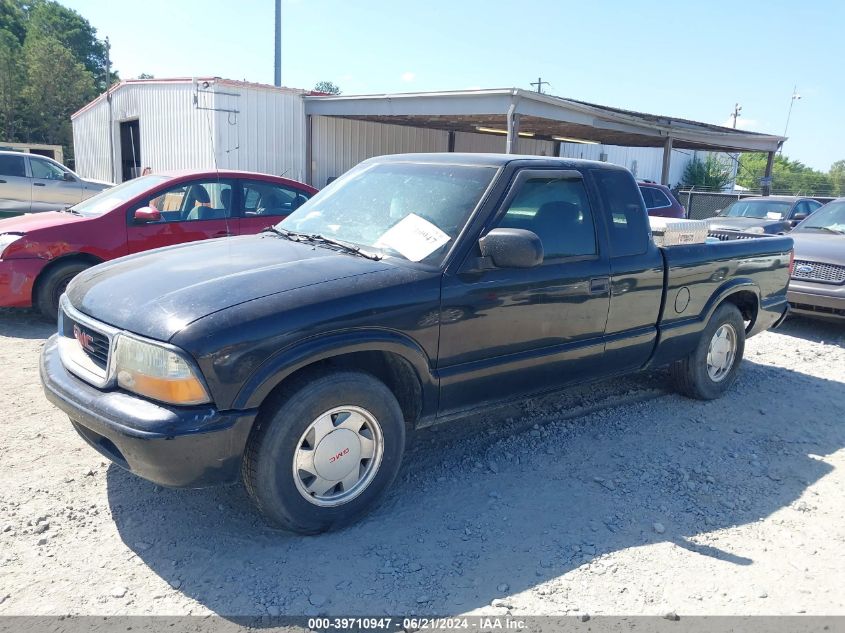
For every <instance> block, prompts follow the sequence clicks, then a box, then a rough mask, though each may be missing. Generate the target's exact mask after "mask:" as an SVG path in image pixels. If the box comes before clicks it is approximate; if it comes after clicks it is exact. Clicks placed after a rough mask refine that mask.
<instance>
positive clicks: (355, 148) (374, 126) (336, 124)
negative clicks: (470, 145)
mask: <svg viewBox="0 0 845 633" xmlns="http://www.w3.org/2000/svg"><path fill="white" fill-rule="evenodd" d="M311 138H312V148H313V149H312V157H311V159H312V179H311V180H312V184H313V185H314V186H315V187H324V186H325V185H326V181H327V180H328V179H329V178H332V177H337V176H340V175H341V174H343V173H344V172H345V171H347V170H349V169H351V168H352V167H354V166H355V165H357V164H358V163H360V162H361V161H362V160H366V159H367V158H371V157H373V156H381V155H384V154H402V153H404V152H445V151H447V150H448V149H449V134H448V133H447V132H444V131H442V130H426V129H422V128H415V127H409V126H405V125H386V124H383V123H372V122H370V121H355V120H352V119H340V118H336V117H325V116H315V117H313V118H312V125H311Z"/></svg>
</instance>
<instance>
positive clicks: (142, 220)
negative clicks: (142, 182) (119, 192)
mask: <svg viewBox="0 0 845 633" xmlns="http://www.w3.org/2000/svg"><path fill="white" fill-rule="evenodd" d="M132 219H133V220H135V222H136V223H137V224H149V223H151V222H161V212H160V211H159V210H158V209H153V208H152V207H142V208H140V209H135V213H134V214H132Z"/></svg>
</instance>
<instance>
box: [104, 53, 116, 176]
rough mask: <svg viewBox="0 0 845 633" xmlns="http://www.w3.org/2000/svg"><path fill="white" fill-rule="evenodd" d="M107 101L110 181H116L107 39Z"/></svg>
mask: <svg viewBox="0 0 845 633" xmlns="http://www.w3.org/2000/svg"><path fill="white" fill-rule="evenodd" d="M106 101H107V102H108V104H109V170H110V171H109V180H111V181H114V180H115V177H114V110H113V109H112V103H111V42H109V38H106Z"/></svg>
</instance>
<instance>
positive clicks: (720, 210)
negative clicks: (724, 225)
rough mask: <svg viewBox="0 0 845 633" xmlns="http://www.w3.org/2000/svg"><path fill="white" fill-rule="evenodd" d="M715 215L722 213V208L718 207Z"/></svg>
mask: <svg viewBox="0 0 845 633" xmlns="http://www.w3.org/2000/svg"><path fill="white" fill-rule="evenodd" d="M713 215H722V209H716V210H715V211H714V212H713Z"/></svg>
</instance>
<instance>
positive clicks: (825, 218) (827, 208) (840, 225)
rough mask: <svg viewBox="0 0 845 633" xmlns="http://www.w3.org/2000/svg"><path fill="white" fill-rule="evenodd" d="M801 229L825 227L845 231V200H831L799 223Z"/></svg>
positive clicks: (837, 231) (840, 231) (838, 231)
mask: <svg viewBox="0 0 845 633" xmlns="http://www.w3.org/2000/svg"><path fill="white" fill-rule="evenodd" d="M798 228H800V229H802V230H803V229H823V230H825V229H826V230H828V231H833V232H835V233H845V200H843V201H841V202H831V203H829V204H826V205H824V206H823V207H822V208H821V209H819V210H818V211H816V212H815V213H813V215H811V216H810V217H809V218H807V220H806V221H804V222H802V223H801V224H799V225H798Z"/></svg>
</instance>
